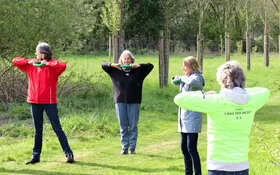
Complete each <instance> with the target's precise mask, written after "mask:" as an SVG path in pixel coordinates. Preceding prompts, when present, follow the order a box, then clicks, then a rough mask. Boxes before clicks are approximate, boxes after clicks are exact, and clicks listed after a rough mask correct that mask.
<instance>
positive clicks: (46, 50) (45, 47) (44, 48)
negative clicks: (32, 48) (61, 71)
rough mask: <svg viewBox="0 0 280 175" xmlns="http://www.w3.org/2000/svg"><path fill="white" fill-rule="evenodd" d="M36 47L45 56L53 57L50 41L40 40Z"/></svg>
mask: <svg viewBox="0 0 280 175" xmlns="http://www.w3.org/2000/svg"><path fill="white" fill-rule="evenodd" d="M36 49H38V50H39V52H40V53H41V54H44V55H45V58H47V59H51V58H52V50H51V47H50V46H49V44H48V43H45V42H39V43H38V45H37V47H36Z"/></svg>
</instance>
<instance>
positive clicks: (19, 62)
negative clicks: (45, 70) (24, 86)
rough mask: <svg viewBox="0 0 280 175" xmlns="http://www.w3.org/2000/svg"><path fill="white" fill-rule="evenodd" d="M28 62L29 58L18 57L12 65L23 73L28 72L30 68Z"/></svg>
mask: <svg viewBox="0 0 280 175" xmlns="http://www.w3.org/2000/svg"><path fill="white" fill-rule="evenodd" d="M28 61H29V59H27V58H21V57H16V58H14V59H13V61H12V63H13V65H14V66H16V67H17V68H18V69H20V70H21V71H23V72H27V70H28V66H30V65H29V64H28V63H27V62H28Z"/></svg>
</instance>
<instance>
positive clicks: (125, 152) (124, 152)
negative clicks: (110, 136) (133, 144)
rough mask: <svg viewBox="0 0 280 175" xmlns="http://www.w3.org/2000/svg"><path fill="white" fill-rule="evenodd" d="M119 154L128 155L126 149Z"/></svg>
mask: <svg viewBox="0 0 280 175" xmlns="http://www.w3.org/2000/svg"><path fill="white" fill-rule="evenodd" d="M120 154H122V155H125V154H128V149H122V151H121V152H120Z"/></svg>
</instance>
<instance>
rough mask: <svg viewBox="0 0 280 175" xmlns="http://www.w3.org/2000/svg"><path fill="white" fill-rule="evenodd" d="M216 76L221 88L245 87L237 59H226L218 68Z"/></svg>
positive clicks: (243, 76) (242, 73)
mask: <svg viewBox="0 0 280 175" xmlns="http://www.w3.org/2000/svg"><path fill="white" fill-rule="evenodd" d="M216 78H217V81H218V83H219V84H220V85H221V87H222V88H227V89H233V88H234V87H240V88H243V89H244V88H245V80H246V78H245V75H244V72H243V70H242V68H241V66H240V64H239V63H238V62H237V61H228V62H226V63H224V64H223V65H221V66H220V67H219V68H218V71H217V74H216Z"/></svg>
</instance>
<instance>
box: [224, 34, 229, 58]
mask: <svg viewBox="0 0 280 175" xmlns="http://www.w3.org/2000/svg"><path fill="white" fill-rule="evenodd" d="M225 57H226V61H230V34H229V32H226V33H225Z"/></svg>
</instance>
